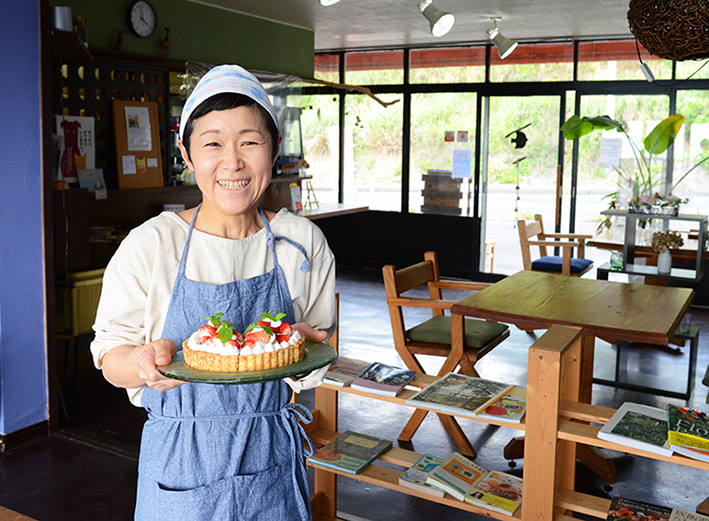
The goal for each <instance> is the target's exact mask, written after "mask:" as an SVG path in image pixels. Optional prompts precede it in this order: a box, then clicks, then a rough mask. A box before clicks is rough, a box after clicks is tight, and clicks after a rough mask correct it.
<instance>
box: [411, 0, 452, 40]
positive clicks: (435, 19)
mask: <svg viewBox="0 0 709 521" xmlns="http://www.w3.org/2000/svg"><path fill="white" fill-rule="evenodd" d="M419 9H421V14H423V15H424V16H425V17H426V20H428V22H429V23H430V24H431V34H432V35H433V36H436V37H438V36H443V35H444V34H446V33H447V32H448V31H450V30H451V28H452V27H453V24H454V23H455V16H453V15H452V14H450V13H446V12H445V11H439V10H438V9H436V7H435V6H434V5H433V0H421V1H420V2H419Z"/></svg>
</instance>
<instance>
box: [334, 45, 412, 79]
mask: <svg viewBox="0 0 709 521" xmlns="http://www.w3.org/2000/svg"><path fill="white" fill-rule="evenodd" d="M403 82H404V51H381V52H348V53H347V54H346V55H345V83H349V84H351V85H400V84H402V83H403Z"/></svg>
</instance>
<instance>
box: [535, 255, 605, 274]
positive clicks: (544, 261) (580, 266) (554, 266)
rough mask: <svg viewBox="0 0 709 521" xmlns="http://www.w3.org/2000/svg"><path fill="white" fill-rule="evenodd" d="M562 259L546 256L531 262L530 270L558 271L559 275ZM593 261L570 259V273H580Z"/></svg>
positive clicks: (555, 256)
mask: <svg viewBox="0 0 709 521" xmlns="http://www.w3.org/2000/svg"><path fill="white" fill-rule="evenodd" d="M562 262H563V259H562V258H561V257H560V256H558V255H547V256H546V257H542V258H540V259H537V260H535V261H533V262H532V269H533V270H537V271H558V272H559V273H561V264H562ZM591 264H593V261H592V260H591V259H578V258H576V257H573V258H572V259H571V273H581V272H582V271H584V270H585V269H586V268H588V267H589V266H590V265H591Z"/></svg>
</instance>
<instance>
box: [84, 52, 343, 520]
mask: <svg viewBox="0 0 709 521" xmlns="http://www.w3.org/2000/svg"><path fill="white" fill-rule="evenodd" d="M182 122H183V123H184V125H183V126H182V128H181V136H180V137H181V140H180V141H179V143H178V144H179V146H180V149H181V151H182V154H183V157H184V159H185V161H186V162H187V164H188V166H189V167H190V168H191V169H192V170H193V171H194V172H195V177H196V180H197V185H198V187H199V189H200V191H201V192H202V204H200V205H199V206H197V207H196V208H191V209H188V210H185V211H182V212H179V213H173V212H163V213H162V214H161V215H159V216H158V217H155V218H153V219H151V220H149V221H147V222H146V223H144V224H143V225H141V226H140V227H138V228H136V229H135V230H133V232H131V234H130V235H129V236H128V237H126V238H125V239H124V241H123V242H122V243H121V245H120V247H119V249H118V251H117V252H116V254H115V255H114V256H113V258H112V259H111V262H110V264H109V266H108V267H107V268H106V272H105V275H104V279H103V291H102V295H101V301H100V303H99V309H98V313H97V316H96V324H95V325H94V329H95V331H96V339H95V341H94V342H93V343H92V345H91V349H92V352H93V354H94V360H95V363H96V366H97V367H98V368H100V369H102V370H103V373H104V376H105V377H106V379H107V380H108V381H109V382H111V383H113V384H114V385H116V386H118V387H125V388H126V389H128V393H129V396H130V397H131V400H132V401H133V403H134V404H136V405H140V406H142V407H145V408H146V409H147V410H148V412H149V413H150V416H149V418H150V419H149V421H148V423H147V424H146V426H145V428H144V429H143V436H142V440H141V457H140V460H139V478H138V500H137V505H136V512H135V519H138V520H150V521H153V520H160V519H165V520H168V519H175V518H179V519H182V520H195V521H197V520H203V519H220V520H222V519H223V520H229V519H279V520H294V521H295V520H306V519H310V500H309V493H308V485H307V476H306V472H305V464H304V461H305V458H304V455H308V454H307V451H306V450H305V449H304V442H303V439H304V438H303V434H304V431H302V427H300V424H299V423H298V422H297V419H298V418H299V419H302V420H305V422H306V423H307V422H308V421H309V416H310V414H309V412H308V411H307V410H306V409H304V408H302V406H298V405H291V404H289V399H290V396H291V390H290V388H289V385H290V387H292V388H293V389H294V390H296V391H299V390H301V389H307V388H310V387H312V386H315V385H317V384H319V383H320V382H321V381H322V377H323V375H324V373H325V372H326V371H327V366H326V367H324V368H322V369H319V370H316V371H314V372H313V373H311V374H310V375H307V376H305V377H303V378H299V379H297V378H289V379H285V380H272V381H266V382H262V383H253V384H241V385H215V384H209V383H194V382H193V383H186V382H181V381H179V380H176V379H172V378H168V377H166V376H163V374H161V373H160V372H159V371H158V370H157V368H158V366H163V365H166V364H168V363H169V362H170V360H171V359H172V357H173V356H174V355H175V354H176V351H177V346H180V345H181V344H182V342H183V341H184V340H185V339H186V338H188V337H189V336H190V335H191V334H192V332H194V331H197V330H198V329H199V328H200V327H201V326H202V325H204V318H203V317H210V316H213V315H214V314H215V313H216V312H217V311H219V312H222V313H223V316H222V318H223V319H224V320H225V321H228V322H229V323H230V324H232V326H233V328H234V330H236V331H244V330H246V328H247V327H248V325H249V324H251V323H252V322H256V321H257V320H259V318H260V317H261V315H262V314H263V313H264V312H269V310H273V309H276V310H279V311H281V312H282V313H283V320H284V321H286V322H288V323H289V324H293V326H292V327H293V329H294V330H296V331H298V332H299V333H300V334H301V335H302V336H304V337H305V339H306V341H313V342H322V341H324V340H325V339H326V338H327V337H328V335H329V334H331V333H332V331H333V330H334V327H335V259H334V257H333V255H332V252H331V251H330V249H329V247H328V245H327V242H326V241H325V238H324V236H323V234H322V232H321V231H320V230H319V229H318V228H317V227H316V226H315V225H313V224H312V223H311V222H310V221H309V220H307V219H305V218H303V217H297V216H295V215H292V214H291V213H289V212H288V211H287V210H285V209H282V210H281V211H280V212H278V213H277V214H276V213H272V212H264V211H262V210H261V209H260V208H259V207H258V205H257V201H258V200H259V197H260V196H261V195H262V194H263V193H264V191H265V190H266V188H267V187H268V184H269V182H270V180H271V169H272V167H273V164H274V161H275V159H276V157H277V155H278V149H279V144H280V139H281V137H280V135H279V133H278V120H277V118H276V115H275V110H274V109H273V106H272V105H271V103H270V101H269V99H268V97H267V95H266V92H265V91H264V89H263V86H262V85H261V84H260V83H259V82H258V80H256V78H255V77H253V76H252V75H251V74H250V73H248V72H247V71H246V70H244V69H243V68H241V67H238V66H235V65H224V66H220V67H216V68H214V69H212V70H211V71H209V72H208V73H207V74H206V75H205V76H204V77H203V78H202V80H201V81H200V82H199V83H198V84H197V86H196V87H195V90H194V91H193V92H192V94H191V95H190V97H189V98H188V100H187V102H186V103H185V108H184V111H183V114H182ZM196 420H198V421H196ZM306 439H307V437H306ZM217 440H218V442H217ZM261 494H268V499H267V500H265V498H264V497H262V496H261Z"/></svg>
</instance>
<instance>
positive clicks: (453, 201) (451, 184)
mask: <svg viewBox="0 0 709 521" xmlns="http://www.w3.org/2000/svg"><path fill="white" fill-rule="evenodd" d="M423 182H424V188H423V190H422V191H421V194H422V195H423V205H422V206H421V213H437V214H447V215H460V214H461V208H460V200H461V199H462V197H463V193H462V190H461V188H462V184H463V180H462V179H454V178H453V177H451V172H450V171H449V170H429V171H428V173H426V174H424V175H423Z"/></svg>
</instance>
